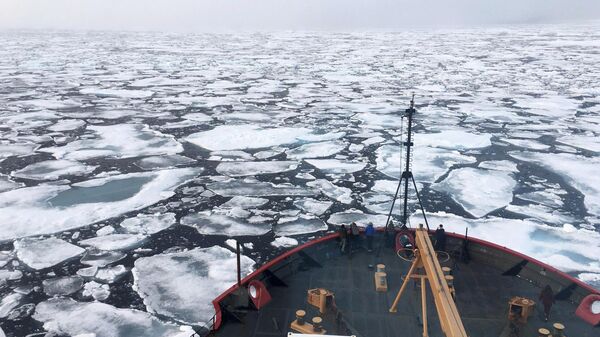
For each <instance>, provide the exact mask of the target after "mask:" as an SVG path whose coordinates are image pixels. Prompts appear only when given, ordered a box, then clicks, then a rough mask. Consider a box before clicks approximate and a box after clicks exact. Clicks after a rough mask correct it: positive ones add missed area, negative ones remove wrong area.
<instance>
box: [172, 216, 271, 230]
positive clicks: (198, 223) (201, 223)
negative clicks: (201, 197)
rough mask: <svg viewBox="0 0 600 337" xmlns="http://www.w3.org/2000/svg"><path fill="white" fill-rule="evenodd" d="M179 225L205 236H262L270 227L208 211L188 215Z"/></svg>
mask: <svg viewBox="0 0 600 337" xmlns="http://www.w3.org/2000/svg"><path fill="white" fill-rule="evenodd" d="M181 224H182V225H186V226H190V227H194V228H196V230H197V231H198V233H200V234H205V235H227V236H243V235H263V234H265V233H267V232H269V231H270V230H271V225H270V224H267V223H252V222H250V221H248V220H244V219H240V218H237V217H233V216H229V215H224V214H216V213H212V212H210V211H203V212H198V213H192V214H188V215H186V216H184V217H183V218H181Z"/></svg>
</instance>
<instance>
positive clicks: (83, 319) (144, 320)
mask: <svg viewBox="0 0 600 337" xmlns="http://www.w3.org/2000/svg"><path fill="white" fill-rule="evenodd" d="M33 318H34V319H35V320H37V321H40V322H42V323H44V328H45V329H46V330H48V331H51V332H53V333H56V334H59V335H60V334H66V335H69V336H77V335H83V334H92V335H93V336H95V337H115V336H147V337H189V335H190V333H189V332H182V331H180V329H179V328H178V327H177V326H175V325H170V324H166V323H162V322H161V321H159V320H158V319H156V318H155V317H153V316H152V315H151V314H149V313H146V312H143V311H139V310H133V309H117V308H115V307H113V306H112V305H108V304H104V303H99V302H86V303H81V302H76V301H74V300H72V299H70V298H52V299H49V300H47V301H44V302H41V303H39V304H38V305H37V307H36V308H35V313H34V315H33Z"/></svg>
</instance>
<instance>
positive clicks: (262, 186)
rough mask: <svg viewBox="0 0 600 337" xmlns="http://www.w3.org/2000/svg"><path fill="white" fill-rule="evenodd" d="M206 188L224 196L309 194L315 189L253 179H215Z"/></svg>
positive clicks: (314, 192) (312, 193)
mask: <svg viewBox="0 0 600 337" xmlns="http://www.w3.org/2000/svg"><path fill="white" fill-rule="evenodd" d="M206 188H208V189H209V190H211V191H213V192H215V193H216V194H218V195H221V196H224V197H234V196H249V197H267V196H288V195H294V196H311V195H315V194H317V192H316V191H313V190H311V189H307V188H304V187H299V186H294V185H291V184H273V183H267V182H262V181H257V180H253V179H247V180H237V179H231V180H226V181H217V182H214V183H210V184H207V185H206Z"/></svg>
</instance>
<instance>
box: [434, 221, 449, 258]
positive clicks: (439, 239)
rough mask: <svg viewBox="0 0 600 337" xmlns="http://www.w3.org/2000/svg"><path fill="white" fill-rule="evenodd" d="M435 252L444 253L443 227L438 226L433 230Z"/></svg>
mask: <svg viewBox="0 0 600 337" xmlns="http://www.w3.org/2000/svg"><path fill="white" fill-rule="evenodd" d="M434 248H435V250H437V251H443V252H445V251H446V231H445V230H444V225H442V224H440V226H439V227H438V229H436V230H435V247H434Z"/></svg>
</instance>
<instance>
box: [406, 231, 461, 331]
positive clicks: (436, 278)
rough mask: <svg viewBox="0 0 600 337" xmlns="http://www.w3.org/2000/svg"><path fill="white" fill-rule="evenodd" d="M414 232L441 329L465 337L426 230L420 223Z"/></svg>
mask: <svg viewBox="0 0 600 337" xmlns="http://www.w3.org/2000/svg"><path fill="white" fill-rule="evenodd" d="M415 234H416V240H415V241H416V245H417V248H419V252H420V258H421V262H422V263H423V266H424V267H425V272H426V274H427V279H428V280H429V286H430V287H431V292H432V293H433V298H434V301H435V306H436V309H437V311H438V316H439V319H440V325H441V326H442V330H444V333H445V334H446V336H448V337H467V333H466V331H465V328H464V326H463V323H462V320H461V318H460V314H459V313H458V309H457V308H456V304H455V303H454V299H453V298H452V294H451V293H450V289H449V288H448V283H447V282H446V278H445V277H444V272H443V271H442V267H441V266H440V262H439V261H438V259H437V256H436V253H435V250H434V249H433V245H432V243H431V239H429V234H428V232H427V230H425V229H424V228H423V225H420V226H419V228H418V229H417V230H416V232H415Z"/></svg>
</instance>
